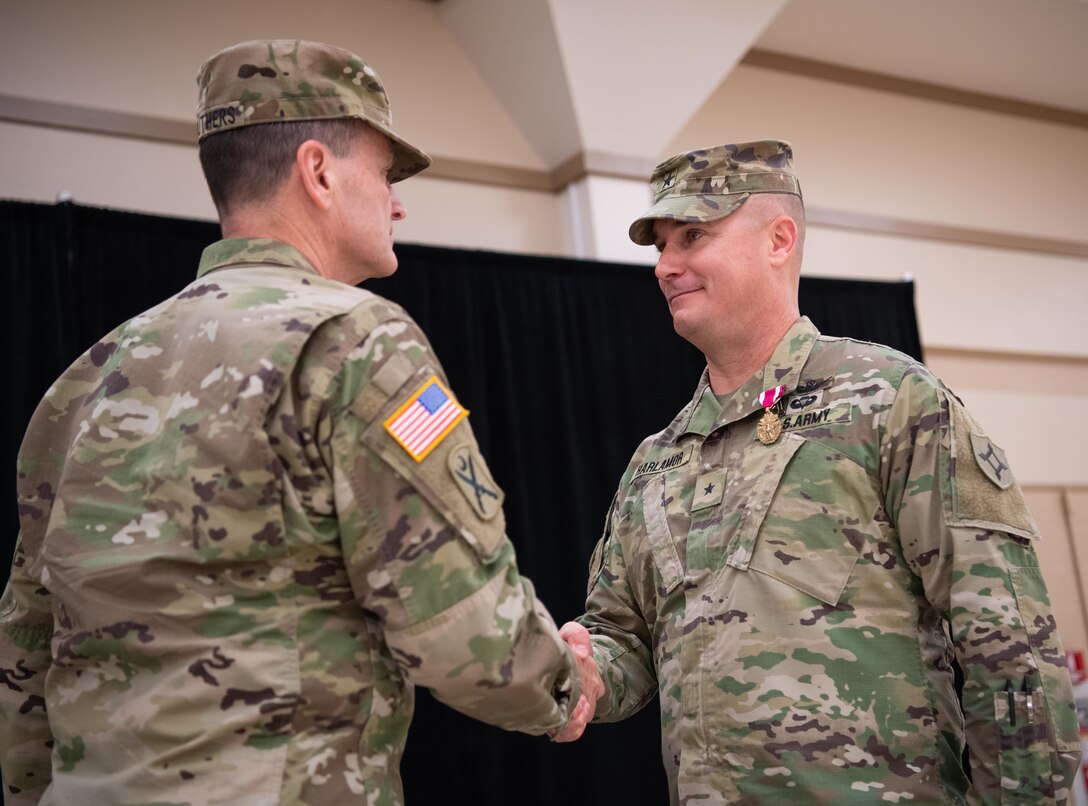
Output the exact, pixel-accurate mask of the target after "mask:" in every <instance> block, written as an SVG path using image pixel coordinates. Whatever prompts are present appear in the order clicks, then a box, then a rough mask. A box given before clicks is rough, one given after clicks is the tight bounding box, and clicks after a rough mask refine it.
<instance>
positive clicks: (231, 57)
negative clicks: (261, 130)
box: [196, 39, 431, 182]
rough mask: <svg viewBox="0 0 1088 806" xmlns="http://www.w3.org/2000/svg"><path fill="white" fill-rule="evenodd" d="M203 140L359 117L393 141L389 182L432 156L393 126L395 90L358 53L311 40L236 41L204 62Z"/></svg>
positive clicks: (421, 166) (198, 113) (199, 111)
mask: <svg viewBox="0 0 1088 806" xmlns="http://www.w3.org/2000/svg"><path fill="white" fill-rule="evenodd" d="M196 82H197V85H198V86H199V88H200V96H199V100H198V102H197V109H196V118H197V126H198V128H199V132H200V134H199V139H200V140H203V139H204V138H205V137H207V136H208V135H213V134H218V133H219V132H223V131H228V130H230V129H237V128H239V127H241V126H249V125H252V124H255V123H279V122H283V121H291V120H330V119H334V118H358V119H359V120H364V121H366V122H367V123H369V124H370V125H371V126H373V127H374V128H375V129H377V130H378V131H380V132H381V133H382V134H384V135H385V136H386V137H388V138H389V140H390V141H391V142H392V144H393V165H392V167H391V168H390V169H389V181H391V182H397V181H399V180H401V179H407V178H408V177H409V176H411V175H412V174H415V173H418V172H420V171H422V170H423V169H424V168H426V167H427V166H428V165H430V164H431V158H430V157H428V156H427V155H426V154H424V153H423V152H422V151H420V150H419V149H418V148H416V147H415V146H413V145H411V144H410V143H409V142H408V141H406V140H404V139H403V138H402V137H400V136H399V135H398V134H397V133H396V132H394V131H393V114H392V112H391V111H390V110H389V96H387V95H386V94H385V88H384V87H383V86H382V82H381V79H380V78H378V74H377V73H376V72H374V68H372V67H371V66H370V65H369V64H367V63H366V62H364V61H363V60H362V59H360V58H359V57H358V56H356V55H355V54H354V53H350V52H348V51H346V50H343V49H342V48H338V47H334V46H332V45H326V44H324V43H322V42H308V41H306V40H304V39H261V40H255V41H251V42H241V43H239V44H237V45H232V46H231V47H229V48H226V49H225V50H221V51H219V53H217V54H215V55H214V56H212V57H211V58H210V59H208V60H207V61H206V62H204V64H202V65H201V66H200V70H199V71H198V73H197V77H196Z"/></svg>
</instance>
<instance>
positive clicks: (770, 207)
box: [746, 193, 805, 243]
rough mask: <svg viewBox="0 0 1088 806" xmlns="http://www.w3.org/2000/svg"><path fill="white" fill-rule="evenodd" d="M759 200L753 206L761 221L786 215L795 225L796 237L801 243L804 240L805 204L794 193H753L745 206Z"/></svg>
mask: <svg viewBox="0 0 1088 806" xmlns="http://www.w3.org/2000/svg"><path fill="white" fill-rule="evenodd" d="M756 199H759V201H758V202H756V204H755V205H753V206H758V207H759V209H760V213H759V215H760V216H761V217H762V219H763V220H766V221H770V220H771V219H772V218H775V217H777V216H780V215H787V216H789V217H790V218H792V219H793V221H794V223H795V224H797V237H798V240H799V241H800V242H801V243H804V240H805V203H804V202H803V201H802V200H801V197H800V196H798V195H796V194H794V193H753V194H752V195H751V196H750V197H749V198H748V201H747V202H746V204H751V203H752V202H753V201H754V200H756Z"/></svg>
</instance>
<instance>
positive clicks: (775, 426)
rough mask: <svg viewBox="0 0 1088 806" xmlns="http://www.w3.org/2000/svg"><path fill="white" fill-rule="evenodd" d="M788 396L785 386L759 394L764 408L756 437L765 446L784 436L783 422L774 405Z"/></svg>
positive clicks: (757, 426)
mask: <svg viewBox="0 0 1088 806" xmlns="http://www.w3.org/2000/svg"><path fill="white" fill-rule="evenodd" d="M784 394H786V387H785V386H775V387H774V388H772V389H764V390H763V391H762V392H760V393H759V405H761V406H762V407H763V416H762V417H760V418H759V422H758V423H756V436H757V437H759V441H760V442H762V443H763V444H764V445H770V444H771V443H772V442H774V441H775V440H776V439H778V437H779V436H780V435H781V434H782V420H781V419H780V418H779V416H778V412H776V411H775V410H774V405H775V404H776V403H777V402H778V401H779V400H781V399H782V395H784Z"/></svg>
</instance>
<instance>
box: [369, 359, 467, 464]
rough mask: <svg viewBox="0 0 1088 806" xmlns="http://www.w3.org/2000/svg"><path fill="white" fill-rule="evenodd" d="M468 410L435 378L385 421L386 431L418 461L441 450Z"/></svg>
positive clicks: (433, 376) (428, 380) (427, 382)
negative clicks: (436, 449)
mask: <svg viewBox="0 0 1088 806" xmlns="http://www.w3.org/2000/svg"><path fill="white" fill-rule="evenodd" d="M467 416H468V410H467V409H465V408H464V407H463V406H461V404H459V403H458V402H457V401H456V400H454V399H453V395H452V394H450V391H449V390H448V389H446V387H444V386H443V385H442V383H441V382H440V381H439V380H438V376H437V375H432V376H431V377H430V378H428V379H427V380H426V381H424V382H423V385H422V386H420V387H419V389H417V390H416V391H415V392H414V393H413V394H412V395H411V397H409V398H408V400H406V401H405V402H404V403H403V405H401V406H400V408H398V409H397V410H396V411H395V412H393V414H392V415H391V416H390V417H389V418H388V419H387V420H386V421H385V423H384V425H385V430H386V431H388V432H389V435H390V436H391V437H393V439H395V440H396V441H397V444H399V445H400V446H401V447H402V448H404V450H405V451H407V452H408V455H409V456H411V457H412V458H413V459H415V460H416V461H417V462H422V461H423V459H424V457H425V456H427V454H429V453H430V452H431V451H433V450H434V449H435V448H437V447H438V445H439V443H440V442H442V440H443V439H445V438H446V435H447V434H449V433H450V431H452V430H453V429H454V426H456V425H457V424H458V423H459V422H461V420H463V419H465V417H467Z"/></svg>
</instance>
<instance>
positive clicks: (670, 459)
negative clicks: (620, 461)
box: [631, 445, 692, 481]
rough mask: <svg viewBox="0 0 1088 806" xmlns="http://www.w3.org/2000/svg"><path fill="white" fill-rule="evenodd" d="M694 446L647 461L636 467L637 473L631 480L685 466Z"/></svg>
mask: <svg viewBox="0 0 1088 806" xmlns="http://www.w3.org/2000/svg"><path fill="white" fill-rule="evenodd" d="M691 451H692V447H691V446H690V445H689V446H688V447H686V448H682V449H681V450H678V451H676V452H675V453H671V454H669V455H668V456H666V457H665V458H663V459H654V460H652V461H646V462H643V463H642V464H640V465H639V466H638V467H636V468H635V474H634V475H633V476H632V477H631V481H634V480H635V479H637V478H638V477H639V476H648V475H650V474H651V473H664V472H665V471H666V470H675V469H676V468H678V467H683V466H684V465H686V464H687V463H688V460H689V459H691Z"/></svg>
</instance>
